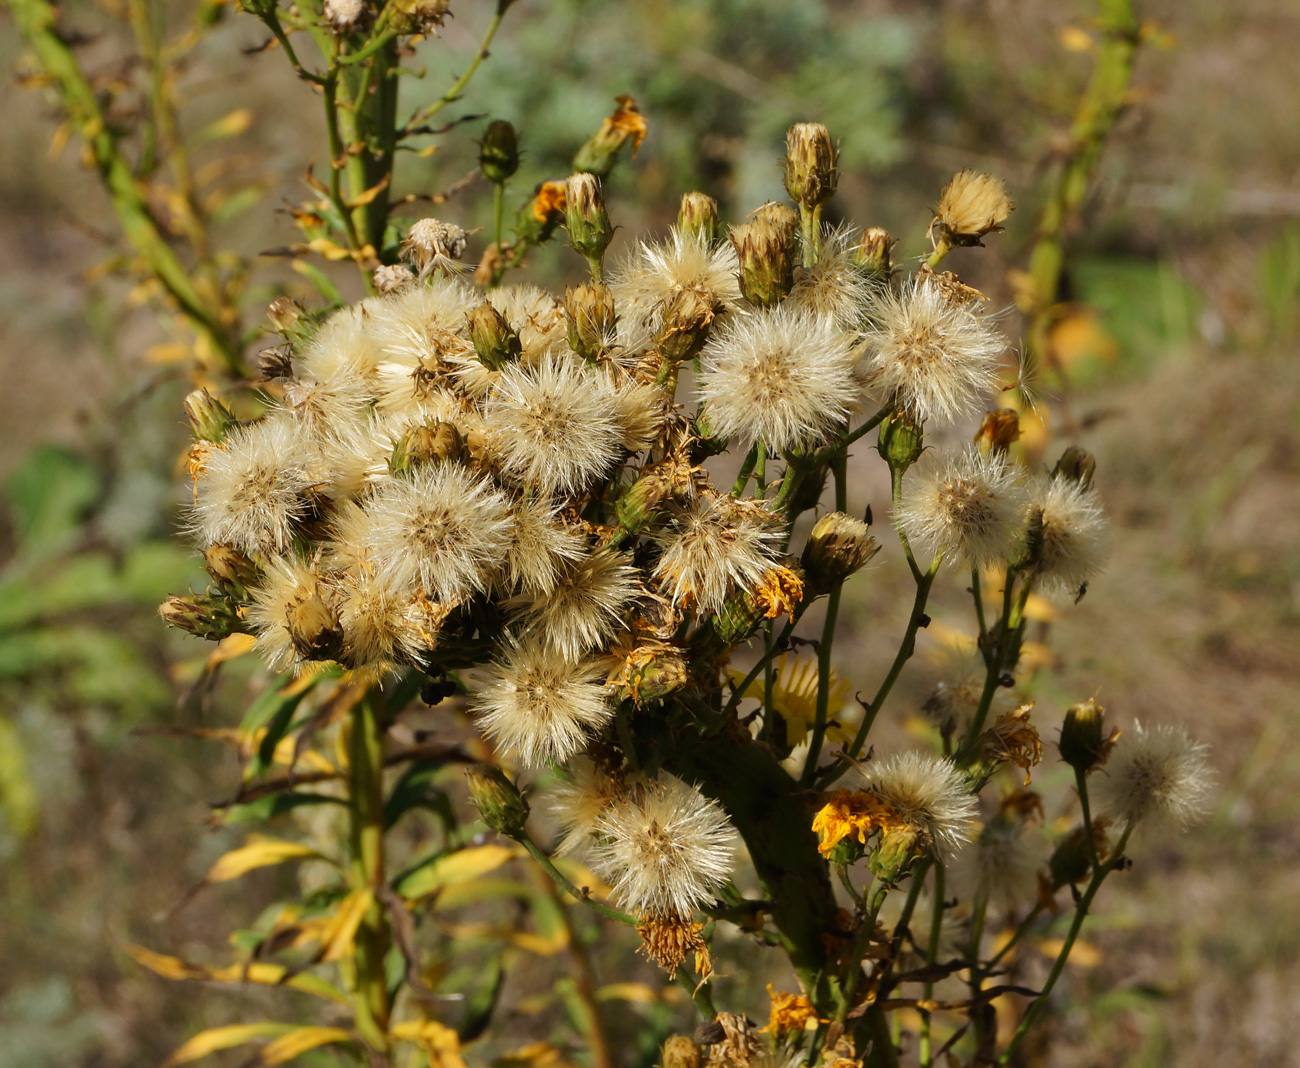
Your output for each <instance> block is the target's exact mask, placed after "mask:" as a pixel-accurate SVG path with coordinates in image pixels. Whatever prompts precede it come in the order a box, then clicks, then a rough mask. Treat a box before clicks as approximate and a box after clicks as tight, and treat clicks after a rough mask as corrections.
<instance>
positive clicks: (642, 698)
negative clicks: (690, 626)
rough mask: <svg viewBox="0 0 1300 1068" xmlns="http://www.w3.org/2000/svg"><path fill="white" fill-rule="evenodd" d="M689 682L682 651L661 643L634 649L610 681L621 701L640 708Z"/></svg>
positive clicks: (674, 646) (648, 643)
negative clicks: (629, 702) (631, 703)
mask: <svg viewBox="0 0 1300 1068" xmlns="http://www.w3.org/2000/svg"><path fill="white" fill-rule="evenodd" d="M689 681H690V674H689V672H688V670H687V667H686V656H685V654H684V653H683V651H682V650H681V649H680V648H679V647H678V646H676V645H669V644H667V643H666V642H658V641H652V642H646V643H644V644H641V645H637V646H636V647H634V648H633V649H632V651H631V652H630V653H628V655H627V658H626V659H625V660H624V662H623V664H622V665H621V666H620V668H619V670H618V671H617V673H616V674H614V675H612V676H611V678H610V684H611V685H612V686H614V687H615V692H616V693H617V694H618V697H619V699H620V700H624V701H632V702H634V703H635V704H636V706H637V707H638V708H640V707H642V706H643V705H647V704H652V703H654V702H655V701H662V700H663V699H664V698H665V697H667V696H668V695H669V694H671V693H676V692H677V691H678V690H680V689H682V687H684V686H685V685H686V684H687V682H689Z"/></svg>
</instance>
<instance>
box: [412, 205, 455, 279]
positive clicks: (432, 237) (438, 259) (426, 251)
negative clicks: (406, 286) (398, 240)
mask: <svg viewBox="0 0 1300 1068" xmlns="http://www.w3.org/2000/svg"><path fill="white" fill-rule="evenodd" d="M468 237H469V235H468V234H467V233H466V232H465V231H464V230H463V229H462V228H461V227H459V226H457V225H456V224H455V223H445V222H442V221H440V220H438V219H418V220H417V221H416V222H413V223H412V224H411V228H410V229H409V230H408V231H407V232H406V240H405V241H403V242H402V245H401V249H400V252H401V256H402V259H404V260H406V261H407V262H408V263H410V264H412V265H413V266H414V267H416V269H418V270H419V272H420V278H421V279H424V278H427V277H428V276H429V275H430V274H431V273H432V272H434V271H437V270H441V271H445V272H446V273H448V274H450V273H452V272H454V271H459V270H461V269H462V267H461V265H460V264H459V263H458V262H456V261H457V260H459V259H460V258H461V256H463V255H464V254H465V243H466V240H467V239H468Z"/></svg>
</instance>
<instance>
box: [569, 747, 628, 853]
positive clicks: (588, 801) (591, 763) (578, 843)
mask: <svg viewBox="0 0 1300 1068" xmlns="http://www.w3.org/2000/svg"><path fill="white" fill-rule="evenodd" d="M646 781H647V780H646V777H645V776H644V775H642V774H641V773H640V772H637V771H628V770H627V769H625V768H617V769H611V768H609V767H607V766H606V765H605V764H604V763H602V762H600V761H598V760H593V759H592V758H591V757H589V756H582V755H579V756H576V757H574V758H573V759H572V760H570V761H569V762H568V763H567V764H565V766H564V772H563V775H562V777H561V778H560V779H559V781H558V782H557V783H556V785H555V786H554V788H553V789H552V790H551V814H552V815H553V816H554V817H555V822H556V823H558V824H559V825H560V832H561V834H562V835H563V839H562V841H561V842H560V846H559V848H558V849H557V850H556V853H558V854H560V855H565V854H569V853H573V852H576V851H579V850H582V849H584V848H586V847H587V846H589V845H591V842H592V839H591V835H592V831H593V829H594V828H595V826H596V821H597V820H598V819H600V817H601V814H602V813H603V812H604V811H605V809H607V808H608V807H609V806H610V805H611V804H612V803H613V802H614V801H616V800H618V799H619V798H622V797H628V796H635V795H637V794H639V793H640V791H641V790H642V788H643V786H644V784H645V782H646Z"/></svg>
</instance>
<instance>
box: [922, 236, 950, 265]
mask: <svg viewBox="0 0 1300 1068" xmlns="http://www.w3.org/2000/svg"><path fill="white" fill-rule="evenodd" d="M951 251H952V244H951V243H950V242H949V241H948V239H947V238H946V237H941V238H939V240H938V241H936V242H935V245H934V251H933V252H931V253H930V255H929V256H928V257H927V258H926V261H925V265H926V266H927V267H929V268H930V270H932V271H933V270H934V269H935V268H936V267H938V266H939V264H940V263H942V262H943V258H944V257H945V256H946V255H948V253H949V252H951Z"/></svg>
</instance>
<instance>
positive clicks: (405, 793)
mask: <svg viewBox="0 0 1300 1068" xmlns="http://www.w3.org/2000/svg"><path fill="white" fill-rule="evenodd" d="M446 766H447V763H446V761H442V760H437V761H435V760H421V761H418V762H416V763H413V764H411V766H410V767H408V768H407V769H406V771H404V772H403V773H402V777H401V778H400V779H398V780H397V782H396V783H395V784H394V786H393V789H392V792H391V793H390V794H389V795H388V800H387V801H385V802H384V827H385V829H387V828H389V827H392V826H393V824H395V823H396V822H397V821H398V820H399V819H401V818H402V816H403V815H404V814H405V813H407V812H409V811H411V810H412V809H415V808H424V809H428V810H429V811H431V812H434V813H436V814H437V815H438V817H439V818H440V819H441V821H442V825H443V827H444V828H445V829H446V830H448V831H450V830H451V829H452V828H453V827H454V826H456V813H455V812H454V811H453V809H452V805H451V801H450V799H449V798H448V797H447V794H446V791H444V790H442V789H441V788H440V787H437V786H435V785H434V784H433V783H434V779H435V778H436V777H437V775H438V773H439V772H440V771H442V769H443V768H444V767H446Z"/></svg>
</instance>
